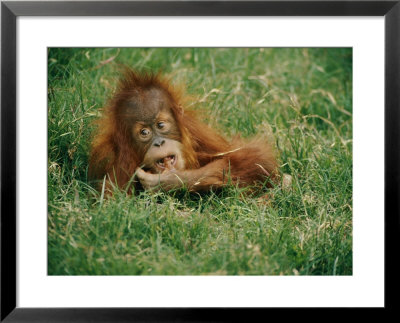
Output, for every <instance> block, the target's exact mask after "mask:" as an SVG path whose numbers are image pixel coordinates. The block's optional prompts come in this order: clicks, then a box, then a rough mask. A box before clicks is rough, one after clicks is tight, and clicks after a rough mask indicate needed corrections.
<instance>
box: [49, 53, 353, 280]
mask: <svg viewBox="0 0 400 323" xmlns="http://www.w3.org/2000/svg"><path fill="white" fill-rule="evenodd" d="M48 57H49V59H48V273H49V274H50V275H203V274H205V275H208V274H211V275H281V274H283V275H297V274H299V275H351V274H352V201H353V199H352V51H351V49H343V48H342V49H341V48H313V49H312V48H274V49H268V48H265V49H259V48H249V49H247V48H233V49H216V48H215V49H209V48H196V49H191V48H183V49H176V48H164V49H151V48H149V49H141V48H135V49H129V48H124V49H116V48H98V49H93V48H73V49H66V48H64V49H49V52H48ZM121 63H122V64H126V65H129V66H131V67H134V68H137V69H140V70H151V71H158V70H162V71H163V72H164V73H167V74H169V75H171V76H172V78H173V80H174V81H176V82H177V83H182V82H183V83H184V84H186V86H187V92H188V93H189V94H190V95H193V96H194V97H197V102H198V103H197V104H196V105H195V108H196V109H199V110H201V111H202V112H204V114H205V115H206V116H207V119H206V121H207V122H208V123H209V124H210V125H212V126H213V127H216V128H217V129H219V130H220V132H221V133H223V134H224V135H226V136H227V137H233V136H234V135H235V134H237V133H241V134H242V136H244V137H248V136H252V135H255V134H272V135H273V138H274V140H275V144H276V146H277V148H278V151H279V155H280V163H281V165H282V167H281V169H282V171H283V172H285V173H288V174H291V175H292V176H293V187H292V189H291V190H289V191H283V190H281V189H279V187H276V188H274V189H272V190H270V192H269V193H271V195H272V197H271V199H270V200H269V201H267V200H266V199H264V198H262V195H263V194H265V193H260V195H259V196H249V195H248V194H246V192H245V191H243V190H240V189H238V188H236V187H227V188H225V189H224V190H223V191H222V192H221V193H220V194H217V195H216V194H215V193H213V192H209V193H206V194H202V195H198V194H189V193H187V192H186V193H185V192H175V193H169V194H166V193H157V194H154V193H153V194H150V193H147V192H143V193H140V194H139V195H136V196H129V195H127V194H125V193H124V192H123V191H116V192H115V194H114V195H113V197H112V198H110V199H107V200H104V199H102V198H101V194H100V193H99V192H97V191H95V190H94V189H93V188H92V187H91V186H90V185H89V183H88V181H87V165H88V153H89V146H90V136H91V131H92V130H93V127H92V125H91V122H92V121H93V120H95V119H96V118H97V116H98V115H99V109H100V108H101V107H102V106H103V105H104V104H105V102H106V101H107V99H108V98H109V97H110V95H111V94H112V93H113V90H114V87H115V82H116V79H117V78H118V65H119V64H121Z"/></svg>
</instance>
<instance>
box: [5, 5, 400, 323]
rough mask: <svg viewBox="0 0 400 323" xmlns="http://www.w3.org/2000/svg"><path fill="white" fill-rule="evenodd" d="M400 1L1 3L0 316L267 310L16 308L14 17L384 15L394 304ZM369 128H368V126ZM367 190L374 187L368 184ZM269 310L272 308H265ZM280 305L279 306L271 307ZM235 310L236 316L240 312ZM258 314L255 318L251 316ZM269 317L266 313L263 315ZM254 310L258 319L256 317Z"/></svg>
mask: <svg viewBox="0 0 400 323" xmlns="http://www.w3.org/2000/svg"><path fill="white" fill-rule="evenodd" d="M399 2H400V1H399V0H396V1H386V0H381V1H147V2H146V1H120V2H119V1H86V2H85V1H82V2H80V1H79V2H76V1H74V2H68V1H67V2H56V1H46V2H36V1H33V2H32V1H29V2H24V1H18V2H15V1H4V2H2V3H1V321H2V322H3V321H4V322H30V321H35V322H87V321H96V322H128V321H157V322H159V321H163V322H166V321H184V322H186V321H236V320H238V319H239V318H240V316H242V315H245V316H249V315H251V317H257V316H258V315H260V316H261V317H262V316H263V315H265V313H264V311H265V310H267V309H227V308H214V309H194V308H180V309H178V308H162V309H161V308H158V309H154V308H56V309H50V308H18V307H16V299H17V290H16V269H17V267H16V188H17V187H16V161H17V159H16V133H17V132H16V131H17V129H16V81H17V80H16V54H17V53H16V36H17V30H16V19H17V17H18V16H384V19H385V156H384V159H385V175H384V176H385V177H384V180H385V309H386V310H390V309H395V306H396V304H395V301H394V296H391V295H394V292H395V289H396V286H398V282H399V278H398V274H397V273H394V270H395V269H396V268H397V266H396V265H395V261H396V260H397V258H398V245H399V239H398V237H399V227H400V221H399V213H400V212H399V209H400V202H399V200H400V199H399V198H400V194H399V181H400V168H399V165H400V141H399V137H400V132H399V128H400V3H399ZM372 131H373V129H372ZM371 189H373V188H371ZM270 310H271V309H270ZM275 310H278V309H275ZM239 314H240V315H239ZM256 315H257V316H256ZM269 315H270V314H269ZM260 316H258V317H260Z"/></svg>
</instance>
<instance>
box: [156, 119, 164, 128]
mask: <svg viewBox="0 0 400 323" xmlns="http://www.w3.org/2000/svg"><path fill="white" fill-rule="evenodd" d="M164 127H165V123H164V122H162V121H160V122H158V123H157V128H158V129H162V128H164Z"/></svg>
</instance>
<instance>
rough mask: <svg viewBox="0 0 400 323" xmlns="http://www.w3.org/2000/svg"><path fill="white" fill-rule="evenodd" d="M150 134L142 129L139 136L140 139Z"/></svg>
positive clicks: (145, 129) (147, 130)
mask: <svg viewBox="0 0 400 323" xmlns="http://www.w3.org/2000/svg"><path fill="white" fill-rule="evenodd" d="M149 134H150V130H149V129H147V128H143V129H142V130H140V135H141V136H142V137H147V136H148V135H149Z"/></svg>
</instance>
